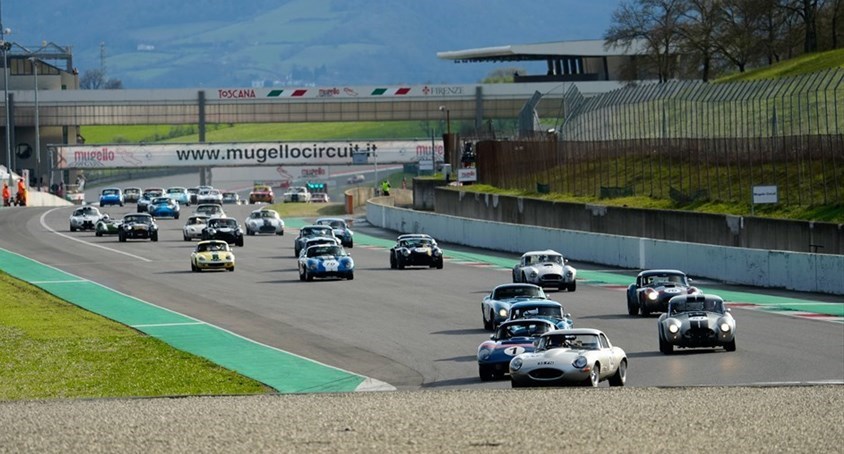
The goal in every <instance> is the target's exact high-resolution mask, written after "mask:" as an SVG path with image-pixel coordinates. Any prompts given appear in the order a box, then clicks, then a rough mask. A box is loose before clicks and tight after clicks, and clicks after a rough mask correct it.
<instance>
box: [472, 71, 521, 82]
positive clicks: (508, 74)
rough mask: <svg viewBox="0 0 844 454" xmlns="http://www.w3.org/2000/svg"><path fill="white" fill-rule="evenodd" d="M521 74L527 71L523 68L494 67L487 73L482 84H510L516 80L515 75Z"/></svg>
mask: <svg viewBox="0 0 844 454" xmlns="http://www.w3.org/2000/svg"><path fill="white" fill-rule="evenodd" d="M516 73H519V74H526V71H525V70H524V69H522V68H514V67H509V68H498V69H494V70H492V71H490V72H489V74H487V76H486V77H485V78H484V79H483V80H482V81H481V83H482V84H509V83H512V82H513V80H514V77H513V75H514V74H516Z"/></svg>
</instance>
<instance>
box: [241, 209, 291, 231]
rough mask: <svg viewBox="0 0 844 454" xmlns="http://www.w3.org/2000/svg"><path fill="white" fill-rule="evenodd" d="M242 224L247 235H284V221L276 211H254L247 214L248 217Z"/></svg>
mask: <svg viewBox="0 0 844 454" xmlns="http://www.w3.org/2000/svg"><path fill="white" fill-rule="evenodd" d="M243 224H244V225H245V226H246V234H247V235H255V234H256V233H273V234H276V235H284V220H282V219H281V216H279V215H278V211H276V210H270V209H261V210H255V211H253V212H251V213H249V217H248V218H246V221H245V222H244V223H243Z"/></svg>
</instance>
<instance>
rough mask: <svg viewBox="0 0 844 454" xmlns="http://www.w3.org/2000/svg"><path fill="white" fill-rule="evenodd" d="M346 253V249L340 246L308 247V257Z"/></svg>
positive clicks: (339, 255)
mask: <svg viewBox="0 0 844 454" xmlns="http://www.w3.org/2000/svg"><path fill="white" fill-rule="evenodd" d="M345 255H346V251H344V250H343V248H342V247H340V246H331V245H325V246H313V247H309V248H308V257H321V256H334V257H342V256H345Z"/></svg>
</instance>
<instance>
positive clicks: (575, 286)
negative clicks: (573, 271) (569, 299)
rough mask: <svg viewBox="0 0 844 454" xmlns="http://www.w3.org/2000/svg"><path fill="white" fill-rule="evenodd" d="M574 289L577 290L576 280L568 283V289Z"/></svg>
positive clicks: (571, 290)
mask: <svg viewBox="0 0 844 454" xmlns="http://www.w3.org/2000/svg"><path fill="white" fill-rule="evenodd" d="M575 290H577V282H576V281H575V282H572V283H571V284H569V291H570V292H573V291H575Z"/></svg>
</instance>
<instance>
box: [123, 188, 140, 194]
mask: <svg viewBox="0 0 844 454" xmlns="http://www.w3.org/2000/svg"><path fill="white" fill-rule="evenodd" d="M123 193H124V194H140V193H141V190H140V189H135V188H126V189H124V190H123Z"/></svg>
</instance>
